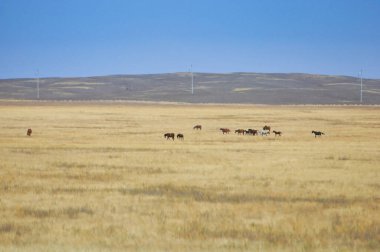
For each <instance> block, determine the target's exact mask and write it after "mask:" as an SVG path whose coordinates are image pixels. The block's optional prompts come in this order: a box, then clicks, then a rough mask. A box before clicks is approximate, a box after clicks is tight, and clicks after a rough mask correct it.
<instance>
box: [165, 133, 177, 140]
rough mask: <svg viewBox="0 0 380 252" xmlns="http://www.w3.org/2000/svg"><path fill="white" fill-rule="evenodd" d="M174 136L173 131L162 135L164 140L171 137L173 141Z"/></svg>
mask: <svg viewBox="0 0 380 252" xmlns="http://www.w3.org/2000/svg"><path fill="white" fill-rule="evenodd" d="M174 136H175V134H174V133H166V134H165V135H164V137H165V138H166V140H169V139H170V138H171V139H173V141H174Z"/></svg>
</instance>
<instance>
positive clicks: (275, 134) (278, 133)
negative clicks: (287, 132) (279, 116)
mask: <svg viewBox="0 0 380 252" xmlns="http://www.w3.org/2000/svg"><path fill="white" fill-rule="evenodd" d="M272 132H273V133H274V136H275V137H276V136H281V135H282V132H281V131H275V130H273V131H272Z"/></svg>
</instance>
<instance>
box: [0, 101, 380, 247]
mask: <svg viewBox="0 0 380 252" xmlns="http://www.w3.org/2000/svg"><path fill="white" fill-rule="evenodd" d="M196 124H201V125H202V130H193V126H194V125H196ZM264 125H270V126H271V127H272V129H274V130H280V131H282V132H283V135H282V136H281V137H275V136H274V135H273V134H271V135H270V136H263V137H262V136H248V135H237V134H234V133H233V132H234V130H235V129H239V128H244V129H248V128H253V129H259V128H262V127H263V126H264ZM222 127H225V128H230V129H231V133H230V134H225V135H223V134H221V132H220V131H219V128H222ZM28 128H31V129H32V130H33V133H32V135H31V136H30V137H28V136H26V130H27V129H28ZM312 130H320V131H323V132H324V133H325V135H323V136H321V137H317V138H315V137H314V135H312V134H311V131H312ZM167 132H173V133H183V134H184V140H183V141H180V140H177V139H175V140H174V141H173V140H166V139H164V137H163V136H164V133H167ZM379 249H380V107H376V106H372V107H369V106H368V107H365V106H363V107H361V106H269V105H268V106H258V105H179V104H159V103H157V104H138V103H122V102H120V103H112V102H104V103H100V102H99V103H95V102H94V103H90V102H88V103H81V102H74V103H68V102H66V103H65V102H61V103H59V102H56V103H54V102H37V103H34V102H21V101H14V102H11V101H10V102H5V101H3V102H1V103H0V251H20V250H23V251H24V250H27V251H71V250H80V251H105V250H115V251H131V250H132V251H379Z"/></svg>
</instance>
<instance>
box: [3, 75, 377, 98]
mask: <svg viewBox="0 0 380 252" xmlns="http://www.w3.org/2000/svg"><path fill="white" fill-rule="evenodd" d="M36 83H37V81H36V79H5V80H0V99H36V96H37V91H36ZM363 84H364V85H363V86H364V91H363V100H364V104H380V80H370V79H365V80H363ZM194 87H195V88H194V95H192V94H191V76H190V74H189V73H170V74H147V75H113V76H99V77H86V78H43V79H40V99H42V100H137V101H170V102H189V103H253V104H358V103H359V100H360V80H359V79H358V78H353V77H347V76H328V75H311V74H262V73H228V74H213V73H195V74H194Z"/></svg>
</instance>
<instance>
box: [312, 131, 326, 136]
mask: <svg viewBox="0 0 380 252" xmlns="http://www.w3.org/2000/svg"><path fill="white" fill-rule="evenodd" d="M311 133H313V134H314V137H317V136H322V135H324V134H325V133H323V132H321V131H315V130H313V131H312V132H311Z"/></svg>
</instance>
